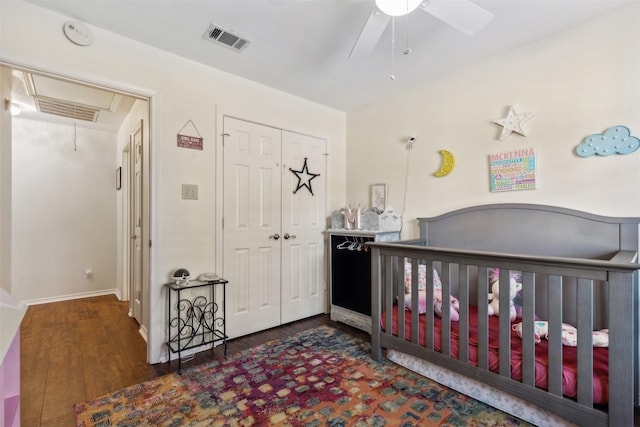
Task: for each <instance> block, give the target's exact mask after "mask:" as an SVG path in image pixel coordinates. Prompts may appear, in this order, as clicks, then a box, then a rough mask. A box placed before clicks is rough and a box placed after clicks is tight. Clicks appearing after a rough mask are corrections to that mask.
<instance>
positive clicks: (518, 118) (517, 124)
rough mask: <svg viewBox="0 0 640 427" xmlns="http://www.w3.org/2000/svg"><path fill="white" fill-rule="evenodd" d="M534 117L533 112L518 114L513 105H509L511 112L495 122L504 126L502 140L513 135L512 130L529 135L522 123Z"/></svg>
mask: <svg viewBox="0 0 640 427" xmlns="http://www.w3.org/2000/svg"><path fill="white" fill-rule="evenodd" d="M531 117H533V113H524V114H518V113H516V110H514V109H513V106H511V107H509V113H508V114H507V117H505V118H503V119H499V120H495V121H494V123H497V124H499V125H500V126H502V133H501V134H500V141H502V140H504V139H505V138H507V137H508V136H509V135H511V133H512V132H516V133H519V134H520V135H522V136H527V135H526V134H525V132H524V129H523V128H522V125H523V124H524V123H525V122H526V121H527V120H529V119H530V118H531Z"/></svg>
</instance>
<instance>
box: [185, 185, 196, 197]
mask: <svg viewBox="0 0 640 427" xmlns="http://www.w3.org/2000/svg"><path fill="white" fill-rule="evenodd" d="M182 198H183V199H189V200H198V186H197V185H195V184H182Z"/></svg>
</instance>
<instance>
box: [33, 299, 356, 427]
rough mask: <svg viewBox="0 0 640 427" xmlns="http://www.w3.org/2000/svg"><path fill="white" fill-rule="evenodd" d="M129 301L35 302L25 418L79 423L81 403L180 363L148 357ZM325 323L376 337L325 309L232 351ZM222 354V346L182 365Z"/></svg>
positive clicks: (236, 343)
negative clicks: (77, 412) (335, 318)
mask: <svg viewBox="0 0 640 427" xmlns="http://www.w3.org/2000/svg"><path fill="white" fill-rule="evenodd" d="M128 307H129V304H128V302H123V301H119V300H118V299H117V298H116V297H115V296H113V295H109V296H102V297H95V298H85V299H77V300H70V301H63V302H55V303H50V304H41V305H34V306H30V307H29V309H28V310H27V313H26V315H25V317H24V320H23V321H22V325H21V329H20V334H21V341H20V345H21V360H20V363H21V366H20V374H21V391H20V392H21V408H20V417H21V424H22V425H23V426H29V427H38V426H42V427H58V426H60V427H68V426H73V425H75V416H74V412H73V404H74V403H79V402H84V401H86V400H89V399H93V398H96V397H98V396H101V395H104V394H107V393H109V392H112V391H116V390H119V389H121V388H123V387H127V386H130V385H133V384H137V383H140V382H143V381H146V380H149V379H153V378H156V377H158V376H161V375H164V374H166V373H169V372H173V371H176V370H177V369H178V364H177V361H173V362H172V363H171V364H169V363H160V364H157V365H149V364H147V363H146V359H147V356H146V343H145V342H144V340H143V339H142V337H141V336H140V334H139V333H138V324H137V323H136V321H135V320H134V319H132V318H130V317H129V316H128ZM324 324H330V325H331V326H333V327H335V328H336V329H341V330H344V331H346V332H350V333H352V334H354V335H356V336H360V337H361V338H363V339H365V340H369V334H367V333H365V332H362V331H359V330H357V329H354V328H351V327H350V326H348V325H344V324H341V323H337V322H333V321H331V320H330V319H329V316H327V315H319V316H315V317H312V318H309V319H305V320H301V321H298V322H294V323H290V324H287V325H283V326H280V327H277V328H273V329H269V330H267V331H263V332H258V333H255V334H252V335H248V336H246V337H241V338H237V339H234V340H230V341H229V342H228V343H227V355H231V354H233V353H235V352H238V351H242V350H245V349H247V348H250V347H253V346H256V345H259V344H262V343H265V342H267V341H271V340H274V339H278V338H282V337H285V336H289V335H293V334H295V333H297V332H300V331H303V330H306V329H309V328H313V327H316V326H320V325H324ZM223 356H224V354H223V348H222V346H219V347H216V349H215V350H213V351H211V350H208V351H203V352H200V353H198V354H196V355H195V357H194V359H193V360H191V361H189V362H187V363H185V362H184V361H183V367H189V366H195V365H197V364H200V363H204V362H206V361H208V360H211V359H214V358H222V357H223Z"/></svg>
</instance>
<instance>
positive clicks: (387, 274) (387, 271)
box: [372, 256, 397, 334]
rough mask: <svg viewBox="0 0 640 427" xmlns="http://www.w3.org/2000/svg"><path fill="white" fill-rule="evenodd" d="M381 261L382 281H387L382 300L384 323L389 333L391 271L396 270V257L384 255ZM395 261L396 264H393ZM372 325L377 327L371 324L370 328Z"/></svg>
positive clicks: (391, 293)
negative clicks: (382, 263)
mask: <svg viewBox="0 0 640 427" xmlns="http://www.w3.org/2000/svg"><path fill="white" fill-rule="evenodd" d="M382 260H383V262H384V283H387V284H388V285H385V286H384V293H385V295H384V301H385V309H384V310H385V313H386V319H385V325H387V329H386V333H388V334H391V333H392V331H393V301H394V297H393V274H392V273H393V272H394V271H397V270H396V268H397V262H396V261H397V258H395V260H394V258H393V257H390V256H384V257H383V258H382ZM394 262H395V264H396V265H393V264H394ZM374 327H375V328H376V329H377V328H379V326H378V325H372V329H374Z"/></svg>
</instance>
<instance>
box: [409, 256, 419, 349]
mask: <svg viewBox="0 0 640 427" xmlns="http://www.w3.org/2000/svg"><path fill="white" fill-rule="evenodd" d="M419 275H420V271H419V267H418V260H417V259H415V258H412V259H411V342H413V343H415V344H417V343H418V331H419V330H420V327H419V325H420V323H419V320H418V314H419V310H418V276H419Z"/></svg>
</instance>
